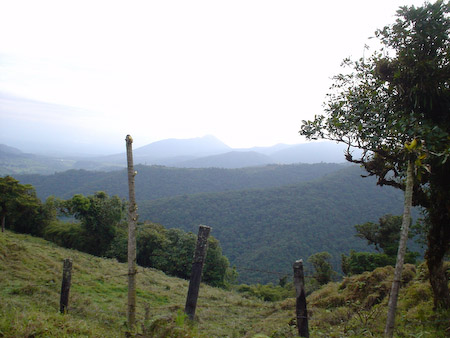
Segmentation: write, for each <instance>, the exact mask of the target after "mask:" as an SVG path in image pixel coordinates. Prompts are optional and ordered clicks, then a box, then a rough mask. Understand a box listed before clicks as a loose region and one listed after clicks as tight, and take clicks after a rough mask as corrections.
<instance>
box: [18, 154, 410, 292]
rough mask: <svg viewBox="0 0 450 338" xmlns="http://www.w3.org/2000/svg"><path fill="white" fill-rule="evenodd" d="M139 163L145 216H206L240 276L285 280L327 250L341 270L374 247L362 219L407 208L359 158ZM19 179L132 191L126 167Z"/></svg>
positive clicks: (175, 223) (64, 191) (181, 222)
mask: <svg viewBox="0 0 450 338" xmlns="http://www.w3.org/2000/svg"><path fill="white" fill-rule="evenodd" d="M136 169H137V171H138V175H137V176H136V195H137V200H138V206H139V220H140V221H151V222H155V223H159V224H163V225H164V226H167V227H170V228H181V229H183V230H185V231H192V232H194V233H195V232H196V231H197V227H198V225H199V224H206V225H209V226H212V227H213V232H212V234H213V235H214V237H216V238H217V239H219V240H220V242H221V245H222V248H223V252H224V254H225V255H226V256H227V257H228V258H229V260H230V263H231V265H235V266H236V267H237V270H238V272H239V276H240V281H241V282H246V283H266V282H275V283H278V279H279V278H280V277H281V276H282V275H283V274H284V273H290V271H291V269H292V267H291V265H292V263H293V262H294V261H295V260H296V259H298V258H304V259H306V258H308V257H309V256H311V255H312V254H314V253H317V252H323V251H326V252H329V253H330V254H331V255H332V258H331V262H332V263H333V268H334V269H335V270H337V271H339V272H340V271H341V254H348V253H349V252H350V250H356V251H372V250H373V249H371V248H370V247H369V246H368V245H367V243H366V242H365V241H364V240H363V239H360V238H356V237H355V235H356V232H355V229H354V225H355V224H359V223H364V222H368V221H377V220H378V219H379V218H380V217H381V216H383V215H385V214H394V215H395V214H401V211H402V204H403V197H402V196H403V195H402V192H401V191H397V190H395V189H392V188H390V187H379V186H376V184H375V180H374V179H373V178H362V177H361V175H362V174H364V172H363V171H362V170H361V169H360V168H359V167H357V166H348V165H347V166H346V165H338V164H324V163H321V164H314V165H311V164H296V165H268V166H263V167H254V168H243V169H218V168H209V169H185V168H169V167H163V166H136ZM18 179H19V180H20V181H21V183H31V184H33V186H35V188H36V192H37V194H38V196H40V197H41V198H46V197H48V196H50V195H53V196H56V197H59V198H70V197H71V196H73V195H74V194H78V193H82V194H90V193H91V191H93V192H95V191H99V190H102V191H106V192H107V193H108V194H110V195H116V194H117V195H118V196H120V197H122V198H126V192H127V186H126V182H127V180H126V172H125V171H120V172H91V171H84V170H69V171H66V172H63V173H56V174H54V175H50V176H41V175H23V176H18ZM307 268H308V267H307ZM255 270H258V271H255ZM309 270H311V268H310V267H309ZM261 271H270V272H279V274H273V273H272V274H268V273H265V272H261Z"/></svg>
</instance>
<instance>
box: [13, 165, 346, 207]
mask: <svg viewBox="0 0 450 338" xmlns="http://www.w3.org/2000/svg"><path fill="white" fill-rule="evenodd" d="M343 167H345V165H340V164H334V163H319V164H292V165H267V166H261V167H250V168H241V169H221V168H207V169H187V168H171V167H164V166H145V165H137V166H135V169H136V170H137V172H138V175H137V176H136V199H137V200H138V201H144V200H152V199H157V198H162V197H171V196H177V195H189V194H196V193H201V192H220V191H229V190H245V189H254V188H270V187H277V186H282V185H288V184H294V183H298V182H304V181H309V180H312V179H316V178H319V177H322V176H323V175H326V174H328V173H331V172H334V171H337V170H340V169H342V168H343ZM14 177H16V178H17V179H18V180H19V181H20V182H21V183H22V184H31V185H33V186H34V187H35V188H36V192H37V194H38V196H39V197H40V198H43V199H45V198H47V197H48V196H51V195H53V196H55V197H59V198H70V197H72V196H73V195H75V194H84V195H89V194H93V193H95V192H96V191H105V192H107V193H108V194H109V195H118V196H119V197H121V198H126V197H127V193H128V187H127V173H126V170H125V169H124V170H121V171H113V172H95V171H87V170H68V171H65V172H61V173H55V174H53V175H48V176H44V175H15V176H14Z"/></svg>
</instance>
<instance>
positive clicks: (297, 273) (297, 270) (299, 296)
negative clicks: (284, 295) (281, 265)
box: [294, 259, 309, 337]
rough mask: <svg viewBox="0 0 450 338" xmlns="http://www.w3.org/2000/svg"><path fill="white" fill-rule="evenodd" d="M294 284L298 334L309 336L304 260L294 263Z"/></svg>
mask: <svg viewBox="0 0 450 338" xmlns="http://www.w3.org/2000/svg"><path fill="white" fill-rule="evenodd" d="M294 286H295V294H296V302H295V312H296V316H297V328H298V335H299V336H300V337H309V328H308V311H307V309H306V294H305V277H304V273H303V260H302V259H300V260H298V261H296V262H295V263H294Z"/></svg>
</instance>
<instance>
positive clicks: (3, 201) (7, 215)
mask: <svg viewBox="0 0 450 338" xmlns="http://www.w3.org/2000/svg"><path fill="white" fill-rule="evenodd" d="M0 216H1V222H2V228H3V227H6V228H8V229H11V230H14V231H17V232H24V233H30V234H34V235H41V233H42V229H43V228H44V227H45V225H46V224H47V223H48V222H49V221H50V219H51V218H52V213H51V210H50V209H49V208H48V207H47V206H45V205H43V204H42V202H41V201H40V200H39V199H38V198H37V196H36V191H35V190H34V188H33V186H31V185H29V184H25V185H24V184H20V183H19V181H18V180H16V179H14V178H13V177H11V176H6V177H3V178H2V177H0Z"/></svg>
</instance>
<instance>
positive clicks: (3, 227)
mask: <svg viewBox="0 0 450 338" xmlns="http://www.w3.org/2000/svg"><path fill="white" fill-rule="evenodd" d="M5 220H6V215H5V214H2V232H5Z"/></svg>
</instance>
